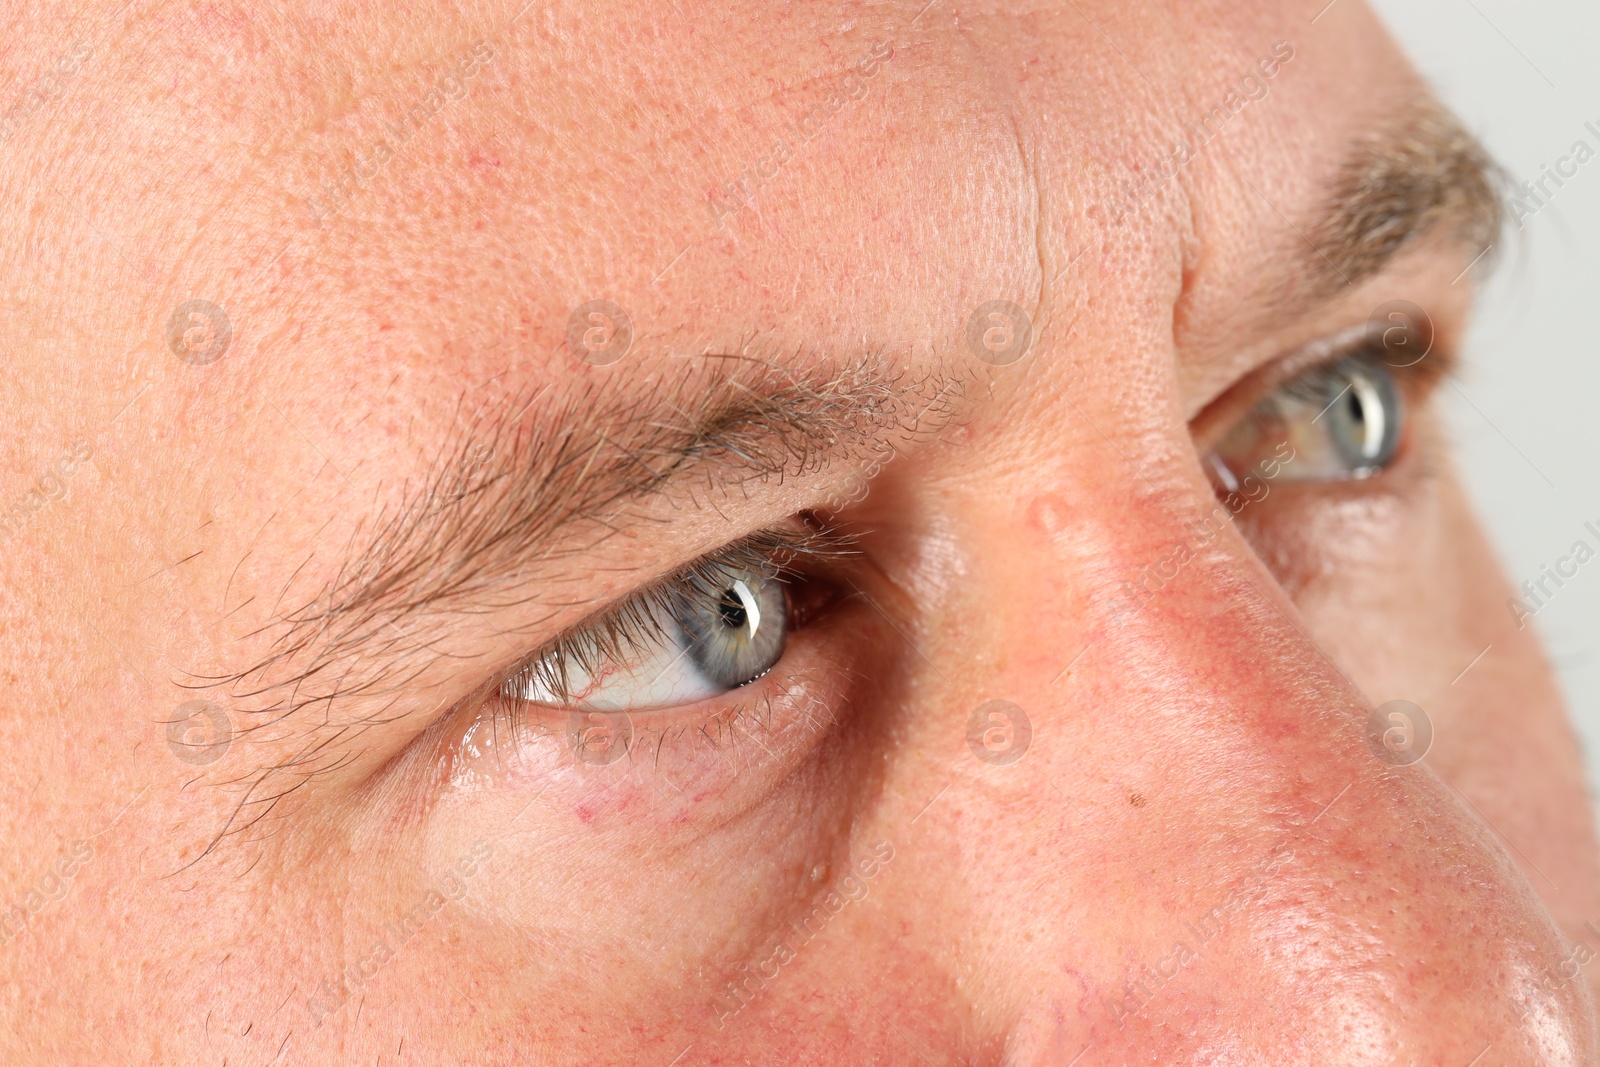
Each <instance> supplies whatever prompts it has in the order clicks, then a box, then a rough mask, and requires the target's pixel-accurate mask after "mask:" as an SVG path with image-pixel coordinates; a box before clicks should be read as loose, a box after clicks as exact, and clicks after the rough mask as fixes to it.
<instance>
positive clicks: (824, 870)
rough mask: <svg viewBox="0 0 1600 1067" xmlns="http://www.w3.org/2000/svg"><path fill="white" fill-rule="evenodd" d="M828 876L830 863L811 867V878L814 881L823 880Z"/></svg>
mask: <svg viewBox="0 0 1600 1067" xmlns="http://www.w3.org/2000/svg"><path fill="white" fill-rule="evenodd" d="M827 877H828V865H827V864H826V863H819V864H817V865H816V866H815V867H813V868H811V880H812V881H813V882H818V883H820V882H823V881H825V880H826V879H827Z"/></svg>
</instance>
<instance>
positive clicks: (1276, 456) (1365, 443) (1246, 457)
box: [1208, 354, 1405, 492]
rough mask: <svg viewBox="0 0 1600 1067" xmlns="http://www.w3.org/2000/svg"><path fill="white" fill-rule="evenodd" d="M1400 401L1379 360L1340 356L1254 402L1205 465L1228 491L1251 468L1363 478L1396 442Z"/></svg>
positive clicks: (1302, 478)
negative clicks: (1255, 403) (1251, 407)
mask: <svg viewBox="0 0 1600 1067" xmlns="http://www.w3.org/2000/svg"><path fill="white" fill-rule="evenodd" d="M1404 403H1405V399H1404V395H1403V394H1402V392H1401V390H1400V387H1399V385H1398V384H1397V383H1396V382H1395V378H1394V375H1393V374H1392V373H1391V372H1390V370H1389V368H1388V367H1387V366H1385V365H1384V363H1383V361H1382V360H1380V359H1377V358H1374V357H1372V356H1369V355H1366V354H1360V355H1347V356H1343V357H1341V358H1339V359H1336V360H1333V361H1332V362H1329V363H1324V364H1322V365H1321V366H1318V367H1314V368H1312V369H1311V370H1309V371H1307V372H1306V373H1304V374H1302V375H1300V377H1298V378H1296V379H1294V380H1293V381H1291V382H1288V383H1287V384H1285V385H1282V386H1280V387H1279V388H1278V389H1277V391H1275V392H1273V393H1272V394H1271V395H1269V396H1267V397H1266V398H1265V399H1263V400H1262V401H1261V402H1260V403H1258V404H1257V405H1256V406H1255V407H1254V408H1253V409H1251V411H1250V413H1249V414H1248V415H1246V416H1245V417H1244V418H1242V419H1240V420H1239V422H1238V423H1236V424H1235V425H1234V426H1233V427H1232V428H1231V429H1230V430H1228V432H1227V433H1226V434H1225V435H1224V436H1223V438H1222V440H1220V441H1219V442H1218V443H1217V446H1216V449H1215V450H1214V451H1213V452H1212V453H1211V455H1210V456H1209V457H1208V466H1209V467H1210V469H1211V474H1212V476H1213V477H1214V478H1215V480H1216V481H1217V482H1218V483H1219V484H1220V486H1221V488H1222V489H1224V490H1225V491H1228V492H1236V491H1238V490H1239V488H1240V486H1241V485H1242V484H1243V483H1244V481H1245V479H1246V478H1247V477H1249V476H1250V475H1255V476H1256V477H1258V478H1265V479H1269V480H1273V481H1278V482H1335V481H1343V480H1347V479H1352V478H1370V477H1372V476H1373V475H1375V474H1380V473H1382V472H1383V471H1384V469H1386V468H1387V467H1388V466H1389V465H1390V464H1391V463H1393V462H1394V458H1395V455H1396V454H1397V453H1398V452H1399V450H1400V442H1401V430H1402V429H1403V426H1404V420H1405V407H1404Z"/></svg>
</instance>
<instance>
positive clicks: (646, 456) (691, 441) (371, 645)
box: [206, 356, 959, 725]
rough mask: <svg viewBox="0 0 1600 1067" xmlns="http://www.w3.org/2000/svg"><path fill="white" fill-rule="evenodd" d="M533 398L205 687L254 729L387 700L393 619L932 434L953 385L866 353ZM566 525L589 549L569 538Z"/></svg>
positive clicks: (483, 421) (454, 450) (395, 684)
mask: <svg viewBox="0 0 1600 1067" xmlns="http://www.w3.org/2000/svg"><path fill="white" fill-rule="evenodd" d="M541 397H542V394H536V395H535V396H534V397H533V398H531V399H530V397H529V396H528V395H526V394H525V393H518V394H515V395H510V396H505V397H502V398H500V399H498V400H497V401H495V402H494V403H493V404H492V405H490V406H488V407H486V408H483V409H480V410H479V411H477V412H476V413H475V414H473V415H472V416H471V417H470V418H469V419H468V420H467V422H466V425H465V427H464V428H463V429H461V430H459V431H457V432H455V433H454V434H453V435H452V436H451V438H450V439H449V440H447V441H446V442H445V443H444V444H443V445H441V447H440V448H439V450H438V452H437V453H436V455H435V457H434V459H433V460H432V461H431V463H430V464H429V466H428V472H427V473H426V474H425V475H423V476H422V477H420V478H418V479H415V480H413V482H412V483H411V484H409V485H407V486H405V487H404V488H403V490H402V491H401V492H400V493H399V494H397V499H396V502H395V503H393V504H391V505H389V506H388V507H386V508H385V509H384V510H383V511H382V512H381V513H380V514H379V515H378V516H376V518H375V520H374V521H373V522H371V523H370V524H368V525H367V526H366V527H365V528H363V529H361V530H358V531H357V533H356V535H355V536H354V537H353V538H352V550H351V551H350V552H349V553H348V555H347V558H346V562H344V563H343V564H342V565H340V566H339V567H338V568H337V569H336V570H335V572H334V576H333V578H331V579H330V580H329V581H328V582H327V584H326V585H325V587H324V588H322V589H321V590H320V591H319V592H318V593H317V594H316V595H315V596H312V597H310V598H308V599H306V600H304V601H302V602H299V603H298V604H297V606H294V607H292V608H290V609H288V610H285V611H281V612H277V613H276V614H275V617H274V618H273V619H272V620H271V621H269V622H268V623H267V624H265V625H264V626H263V627H262V628H260V629H258V630H257V631H255V634H252V635H251V636H256V635H259V634H262V633H263V632H268V633H270V634H271V635H272V641H271V644H270V647H269V649H268V650H267V652H266V654H265V655H264V656H262V657H261V658H260V659H259V660H258V661H257V662H255V663H253V664H251V665H250V666H249V667H247V668H245V669H244V670H242V671H239V672H237V673H236V674H234V675H232V676H229V677H227V678H213V679H207V680H206V684H207V685H208V686H210V685H215V684H218V683H221V684H225V685H228V686H229V688H230V690H231V696H232V697H233V698H234V699H236V700H241V701H247V702H252V703H253V704H254V707H255V710H256V711H258V712H265V713H269V714H268V715H266V716H264V717H263V718H265V719H268V720H271V721H275V720H276V719H277V718H278V717H280V716H281V715H286V714H288V713H290V712H292V711H299V710H301V709H304V708H305V707H307V706H308V705H310V704H316V703H322V704H324V705H331V704H332V702H333V701H334V700H335V699H336V698H342V697H348V696H353V695H356V694H366V695H373V694H383V693H394V692H396V691H397V690H398V689H399V688H400V687H403V685H404V684H405V682H406V681H407V680H408V679H407V678H405V677H401V676H395V675H393V674H392V673H391V672H389V671H386V670H384V669H381V667H374V666H372V661H384V660H388V659H393V658H396V657H397V656H398V655H400V654H403V653H405V652H408V651H412V650H414V649H415V647H416V646H417V643H418V641H419V640H425V639H420V638H419V637H418V636H417V635H416V634H414V633H413V634H407V633H405V632H404V631H403V630H402V628H401V624H403V623H406V622H408V621H410V622H413V623H414V622H415V621H416V620H418V619H419V618H423V617H431V616H433V615H437V614H449V613H478V614H483V613H487V612H489V611H491V610H494V609H497V608H501V607H506V606H511V605H514V604H520V603H526V602H528V601H530V600H531V599H532V598H533V595H534V594H533V593H532V591H531V590H530V584H537V583H533V582H532V576H533V574H534V573H535V572H536V571H537V570H538V567H537V564H540V563H544V564H549V563H551V562H553V561H557V560H559V559H561V558H563V557H568V556H578V555H581V554H582V553H583V552H584V551H586V550H588V549H590V548H592V547H593V546H594V545H595V544H596V543H597V542H598V540H600V539H604V538H607V537H610V536H614V535H615V534H616V533H617V532H618V531H619V529H621V528H622V527H624V526H626V525H628V524H629V523H632V522H637V521H640V516H639V515H638V514H637V513H634V514H630V513H629V511H628V506H629V504H630V503H632V502H635V501H642V500H645V499H648V498H650V497H652V496H653V495H654V494H658V493H661V492H663V491H666V490H667V489H668V488H669V485H670V486H672V487H673V488H674V490H675V491H680V490H681V491H686V492H693V491H697V490H696V487H697V485H698V486H699V487H700V488H703V489H704V490H705V491H707V492H710V493H717V492H725V491H728V490H732V489H737V488H739V487H741V486H745V485H748V484H749V483H751V482H754V481H760V480H764V479H774V478H777V479H782V478H787V477H793V476H797V475H801V474H806V473H813V472H817V471H820V470H821V469H822V468H823V467H825V466H826V465H827V464H829V463H830V462H835V461H838V460H840V459H848V458H849V457H850V456H851V455H852V454H856V453H864V452H865V451H866V449H867V447H868V446H869V445H870V444H871V443H872V442H874V441H883V440H889V442H890V446H891V447H897V446H899V445H903V444H904V443H905V442H906V441H908V440H909V439H911V438H912V437H914V436H917V435H918V434H919V432H921V431H919V426H926V425H930V424H934V425H942V424H943V422H945V421H948V419H949V417H950V416H951V413H952V412H953V411H954V410H955V408H954V405H955V404H956V403H957V399H958V397H959V390H956V389H953V388H952V383H949V382H946V381H945V380H944V379H943V377H942V376H940V375H936V374H930V375H926V376H923V377H919V378H916V379H915V380H906V379H905V378H904V377H903V376H902V375H901V374H900V373H899V372H896V371H893V370H891V369H889V368H888V367H887V366H886V365H885V364H884V363H883V362H882V361H879V360H875V359H870V358H869V359H866V360H863V361H861V362H857V363H852V364H849V365H844V366H828V365H824V366H818V367H813V368H810V369H808V370H806V371H804V372H801V371H797V370H794V369H791V367H790V366H786V365H785V364H784V363H780V362H773V361H768V360H764V359H754V358H750V357H745V356H708V357H699V358H697V360H696V365H695V366H694V367H692V368H690V369H686V371H685V373H684V375H683V376H682V377H681V378H678V379H676V380H675V381H672V382H670V383H665V384H664V385H663V386H662V387H661V388H652V389H635V390H634V391H632V392H631V393H628V394H626V395H616V394H614V393H612V394H602V393H601V392H600V391H599V390H598V389H596V388H593V387H589V388H581V389H579V390H577V391H575V392H572V393H569V394H567V395H565V396H562V397H559V398H557V399H555V400H552V401H547V402H544V403H543V404H541V403H540V400H541ZM928 397H933V398H934V399H933V400H932V401H931V402H930V401H929V400H928V399H927V398H928ZM919 398H920V399H919ZM930 411H931V412H932V414H930ZM580 530H582V531H586V532H587V531H592V533H593V536H592V537H584V538H574V537H573V536H572V535H573V534H574V533H575V532H576V531H580ZM285 599H288V597H287V595H280V597H279V601H280V603H282V601H283V600H285ZM529 651H531V649H529ZM363 661H365V662H366V663H367V664H368V667H367V668H366V669H361V668H359V667H358V664H360V663H361V662H363ZM324 721H329V722H331V712H330V711H328V710H327V709H326V708H325V710H324ZM263 725H265V722H264V723H263Z"/></svg>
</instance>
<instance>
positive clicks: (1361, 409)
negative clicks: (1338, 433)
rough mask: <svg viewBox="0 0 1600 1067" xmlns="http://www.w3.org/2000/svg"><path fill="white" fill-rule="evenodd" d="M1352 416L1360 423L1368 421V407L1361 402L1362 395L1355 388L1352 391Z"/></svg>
mask: <svg viewBox="0 0 1600 1067" xmlns="http://www.w3.org/2000/svg"><path fill="white" fill-rule="evenodd" d="M1350 417H1351V418H1352V419H1354V420H1355V421H1356V422H1358V423H1364V422H1366V421H1367V408H1366V405H1365V404H1363V403H1362V402H1361V396H1360V394H1358V393H1357V392H1356V391H1355V390H1353V389H1352V390H1351V391H1350Z"/></svg>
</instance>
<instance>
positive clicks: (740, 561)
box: [497, 514, 854, 710]
mask: <svg viewBox="0 0 1600 1067" xmlns="http://www.w3.org/2000/svg"><path fill="white" fill-rule="evenodd" d="M798 521H799V522H800V523H803V525H802V526H800V527H799V528H779V529H769V530H762V531H758V532H757V533H754V534H751V535H749V536H747V537H744V538H741V539H740V540H738V541H735V542H733V543H732V544H730V545H726V546H724V547H722V548H719V549H717V550H716V551H714V552H711V553H708V554H707V555H705V556H702V557H700V558H699V559H697V560H695V561H694V562H692V563H690V564H688V565H687V566H685V567H683V568H681V569H679V570H678V571H676V572H674V573H672V574H670V575H668V576H666V577H665V578H662V579H660V580H658V581H656V582H655V583H653V584H652V585H651V586H649V587H647V588H645V589H643V590H641V591H639V592H636V593H634V594H632V595H631V596H629V597H628V599H626V600H625V601H623V602H622V603H621V604H619V605H616V606H613V607H609V608H607V609H605V610H604V611H603V612H601V613H599V614H597V615H595V616H592V617H591V618H589V619H587V620H585V621H584V622H581V623H579V624H577V625H576V626H573V627H572V628H571V629H570V630H568V631H567V632H566V633H565V634H563V635H561V636H560V637H557V638H556V639H554V640H553V641H551V642H550V643H548V644H546V645H545V646H544V647H543V648H541V649H540V650H539V651H537V652H535V653H534V654H533V655H532V656H530V657H529V658H528V659H527V660H526V661H525V662H524V663H523V665H522V666H520V667H518V668H516V669H515V670H513V671H512V673H511V674H510V676H509V677H507V678H506V679H505V681H503V682H502V683H501V684H500V685H499V686H498V687H497V692H498V693H499V694H501V696H502V699H506V700H511V701H513V702H516V703H522V701H520V700H519V699H517V698H513V697H510V696H507V695H506V694H507V693H508V692H519V691H527V690H528V689H529V688H541V689H543V690H544V691H546V692H550V693H553V694H555V695H556V696H558V697H559V698H561V699H562V700H563V701H567V700H570V699H571V693H572V690H571V687H570V685H569V679H568V670H569V668H573V667H576V668H578V669H579V670H581V671H584V672H587V673H590V674H593V673H595V672H596V671H597V670H598V669H599V668H600V667H601V666H602V665H604V664H605V663H607V662H610V661H615V660H620V659H623V658H625V657H627V656H629V655H634V654H638V653H641V652H643V651H645V650H646V649H648V648H649V647H650V646H651V644H652V643H654V642H656V641H659V640H660V639H661V638H663V637H665V636H667V635H666V634H665V633H664V632H663V629H662V626H661V622H660V620H661V619H662V618H663V617H666V618H672V617H675V615H676V613H677V612H678V611H679V610H680V609H682V608H683V607H684V606H685V605H686V604H687V602H688V601H689V600H690V599H691V598H693V597H696V596H703V595H705V594H707V593H715V592H716V591H719V590H720V589H721V588H722V586H723V585H725V584H726V575H727V573H728V572H729V571H738V570H754V571H763V572H765V573H767V574H768V575H770V576H772V577H773V578H775V579H777V580H778V581H780V582H782V583H784V584H785V585H786V586H787V587H789V588H788V591H789V592H790V596H789V601H790V603H789V613H790V616H791V621H790V625H791V627H792V628H798V627H799V626H801V625H804V623H805V622H807V621H810V619H812V618H814V617H815V616H816V614H817V613H818V611H819V610H820V603H819V601H820V599H821V598H818V597H811V598H809V599H807V598H802V597H797V596H796V595H794V594H795V593H796V592H797V591H798V587H799V586H800V585H801V584H802V583H803V582H805V581H806V580H808V579H810V578H812V577H813V575H814V573H815V571H816V570H817V569H818V568H819V567H820V565H822V564H823V563H825V562H826V561H829V560H837V559H840V558H842V557H846V556H850V555H853V554H854V553H853V550H852V549H851V547H850V541H849V539H848V538H846V537H845V536H844V535H842V534H840V533H839V532H837V531H835V530H831V529H828V528H826V527H824V526H822V525H821V524H820V523H819V522H818V521H817V520H816V519H815V518H814V517H813V516H811V515H809V514H808V515H802V516H800V517H799V519H798ZM801 561H806V562H805V564H804V565H802V563H801ZM552 710H553V709H552Z"/></svg>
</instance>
